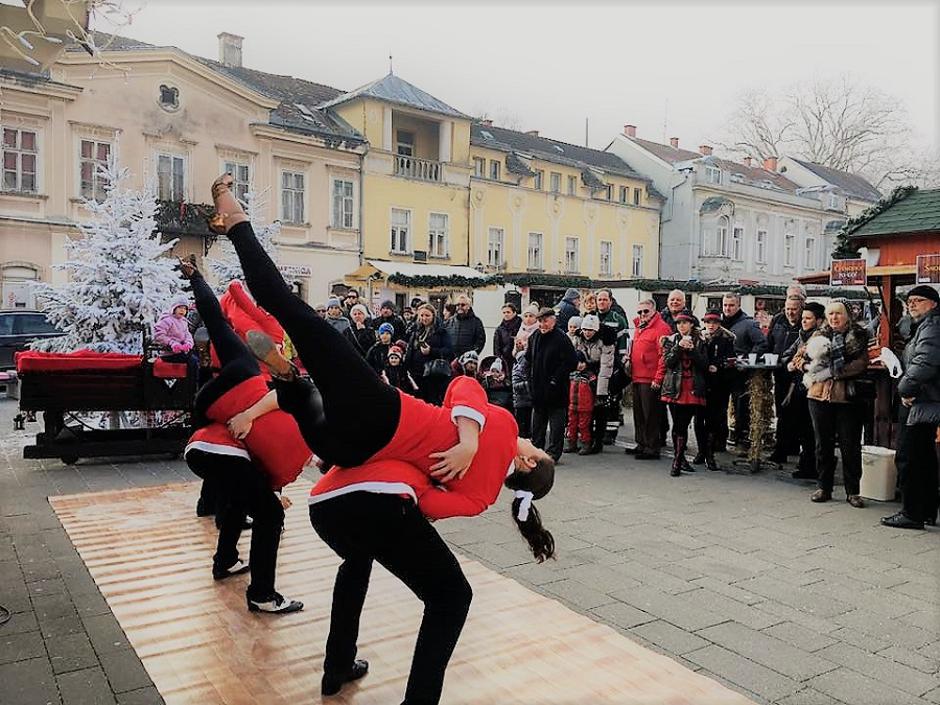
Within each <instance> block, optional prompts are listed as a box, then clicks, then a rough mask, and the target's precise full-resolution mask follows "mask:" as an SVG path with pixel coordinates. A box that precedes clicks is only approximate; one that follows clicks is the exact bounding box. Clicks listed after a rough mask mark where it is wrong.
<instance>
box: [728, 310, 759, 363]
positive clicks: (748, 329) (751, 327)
mask: <svg viewBox="0 0 940 705" xmlns="http://www.w3.org/2000/svg"><path fill="white" fill-rule="evenodd" d="M721 325H722V327H723V328H727V329H728V330H730V331H731V332H732V333H734V353H735V355H749V354H750V353H757V354H758V355H761V354H762V353H765V352H767V348H768V344H767V338H766V337H764V334H763V333H762V332H761V329H760V326H759V325H757V321H755V320H754V319H753V318H751V317H750V316H748V315H747V314H746V313H744V311H740V310H739V311H738V312H737V313H736V314H734V315H733V316H730V317H729V316H722V317H721Z"/></svg>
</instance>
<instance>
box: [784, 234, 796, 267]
mask: <svg viewBox="0 0 940 705" xmlns="http://www.w3.org/2000/svg"><path fill="white" fill-rule="evenodd" d="M795 241H796V238H795V237H794V236H793V233H787V234H786V235H784V236H783V266H784V267H792V266H793V243H794V242H795Z"/></svg>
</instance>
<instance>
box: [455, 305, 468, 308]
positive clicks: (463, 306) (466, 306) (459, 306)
mask: <svg viewBox="0 0 940 705" xmlns="http://www.w3.org/2000/svg"><path fill="white" fill-rule="evenodd" d="M469 306H470V304H457V308H469Z"/></svg>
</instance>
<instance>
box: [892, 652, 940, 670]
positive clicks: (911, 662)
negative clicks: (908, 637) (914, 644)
mask: <svg viewBox="0 0 940 705" xmlns="http://www.w3.org/2000/svg"><path fill="white" fill-rule="evenodd" d="M877 655H878V656H881V657H882V658H886V659H889V660H891V661H897V662H898V663H903V664H904V665H905V666H910V667H911V668H916V669H917V670H918V671H922V672H923V673H937V671H940V659H937V658H928V657H927V656H922V655H921V654H919V653H917V652H915V651H911V650H910V649H905V648H904V647H903V646H889V647H888V648H887V649H884V650H883V651H879V652H878V654H877Z"/></svg>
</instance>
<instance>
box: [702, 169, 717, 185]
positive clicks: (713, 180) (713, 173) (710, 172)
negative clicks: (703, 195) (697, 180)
mask: <svg viewBox="0 0 940 705" xmlns="http://www.w3.org/2000/svg"><path fill="white" fill-rule="evenodd" d="M705 181H707V182H708V183H710V184H720V183H721V169H719V168H718V167H714V166H707V167H705Z"/></svg>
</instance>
